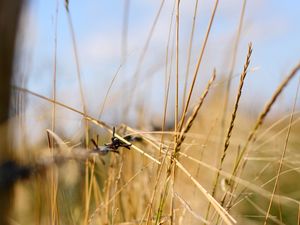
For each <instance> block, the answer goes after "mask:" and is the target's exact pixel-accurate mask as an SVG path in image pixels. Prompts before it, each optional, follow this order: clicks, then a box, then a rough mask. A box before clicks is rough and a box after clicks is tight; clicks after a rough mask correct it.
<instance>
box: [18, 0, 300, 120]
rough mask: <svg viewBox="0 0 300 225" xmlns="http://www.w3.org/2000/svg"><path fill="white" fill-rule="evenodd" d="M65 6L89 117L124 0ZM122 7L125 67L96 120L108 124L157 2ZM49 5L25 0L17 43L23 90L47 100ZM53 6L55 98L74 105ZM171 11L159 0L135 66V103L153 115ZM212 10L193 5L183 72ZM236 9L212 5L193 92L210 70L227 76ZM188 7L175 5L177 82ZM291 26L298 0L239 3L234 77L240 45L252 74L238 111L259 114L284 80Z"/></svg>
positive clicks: (112, 57) (299, 49)
mask: <svg viewBox="0 0 300 225" xmlns="http://www.w3.org/2000/svg"><path fill="white" fill-rule="evenodd" d="M69 2H70V5H69V8H70V13H71V18H72V21H73V25H74V30H75V35H76V39H77V45H78V53H79V60H80V65H81V72H82V79H83V84H84V93H85V99H86V101H87V103H88V111H89V113H90V114H92V115H94V116H96V115H98V112H99V108H100V106H101V104H102V102H103V100H104V96H105V93H106V91H107V88H108V86H109V84H110V82H111V79H112V77H113V76H114V74H115V73H116V71H117V69H118V67H119V65H120V63H121V60H122V29H123V16H124V1H116V0H112V1H95V0H85V1H78V0H77V1H75V0H70V1H69ZM129 2H130V5H129V23H128V49H127V57H126V62H125V64H124V65H123V67H122V69H121V71H120V74H119V75H118V79H117V81H116V82H115V84H114V86H113V88H112V91H111V95H110V96H109V102H110V103H109V104H108V105H107V108H106V111H105V112H106V113H105V115H104V118H106V119H109V120H112V121H113V120H114V119H112V117H118V115H119V114H120V112H119V111H118V110H119V109H116V108H118V107H119V106H120V105H122V102H123V101H122V98H126V97H128V92H130V87H131V86H129V85H128V82H131V78H132V76H133V73H134V71H135V69H136V67H137V63H138V59H139V56H140V54H141V51H142V49H143V48H144V45H145V42H146V40H147V35H148V34H149V31H150V28H151V25H152V23H153V20H154V18H155V15H156V13H157V11H158V8H159V5H160V3H161V1H158V0H156V1H150V0H147V1H146V0H143V1H141V0H130V1H129ZM56 4H57V1H42V0H31V1H30V3H29V5H28V7H27V11H26V12H25V13H24V19H23V29H24V34H23V36H22V38H20V40H21V43H22V44H23V48H22V49H23V50H22V53H23V54H22V56H23V58H22V61H21V62H22V63H23V64H24V65H22V66H21V68H26V70H25V72H24V73H25V74H26V76H27V78H28V83H27V86H28V88H29V89H30V90H33V91H36V92H38V93H41V94H44V95H48V96H50V94H51V88H52V86H51V85H52V83H51V82H52V76H53V57H54V56H53V55H54V30H55V26H54V21H55V10H56ZM58 5H59V13H58V35H57V41H58V48H57V60H58V64H57V66H58V67H57V76H58V80H57V82H58V83H57V85H58V98H59V99H60V100H61V101H67V102H68V104H70V105H72V106H75V107H78V108H80V101H79V95H78V93H79V89H78V83H77V80H76V67H75V61H74V57H73V49H72V40H71V35H70V29H69V26H68V20H67V16H66V11H65V8H64V1H60V0H58ZM172 7H173V1H171V0H166V1H165V4H164V6H163V9H162V13H161V15H160V17H159V20H158V23H157V26H156V28H155V30H154V33H153V37H152V39H151V42H150V45H149V50H148V52H147V54H146V56H145V60H144V62H143V64H142V65H141V67H142V70H141V74H140V78H141V79H140V80H139V87H138V90H137V96H138V97H137V99H136V100H139V101H142V102H144V101H145V99H146V100H147V101H148V102H147V104H148V105H149V110H153V111H154V112H155V113H161V108H160V107H159V105H160V106H162V104H163V96H162V95H163V87H164V83H163V81H164V62H165V50H166V44H167V37H168V28H169V25H170V16H171V13H172ZM212 7H213V1H208V0H205V1H201V0H200V1H199V6H198V17H197V24H196V30H195V36H194V48H193V54H192V64H191V65H192V67H191V68H192V69H191V71H193V70H194V69H193V68H194V65H195V63H196V60H197V57H198V52H199V49H200V47H201V44H202V41H203V38H204V34H205V30H206V29H207V24H208V20H209V16H210V12H211V9H212ZM241 7H242V1H240V0H224V1H222V0H221V1H220V4H219V7H218V10H217V14H216V18H215V20H214V24H213V27H212V31H211V34H210V39H209V41H208V45H207V51H206V52H205V55H204V59H203V64H202V65H201V68H200V71H199V78H198V80H197V87H198V88H199V89H201V88H203V87H204V86H205V85H206V82H207V80H208V79H209V76H210V74H211V71H212V70H213V68H216V69H217V75H218V79H220V80H222V76H224V75H226V74H227V73H228V69H229V64H230V59H231V58H230V54H231V51H232V46H233V41H234V38H235V35H236V30H237V26H238V21H239V16H240V12H241ZM193 10H194V1H193V0H188V1H181V14H180V18H181V26H180V50H179V51H180V62H179V67H180V76H181V77H182V78H181V81H182V84H183V80H184V78H183V76H184V73H185V66H186V58H187V47H188V41H189V35H190V29H191V22H192V13H193ZM299 24H300V1H296V0H292V1H271V0H269V1H260V0H253V1H247V6H246V13H245V18H244V27H243V31H242V34H241V42H240V45H239V51H238V57H237V63H236V68H235V73H234V74H239V72H240V71H241V69H242V67H243V63H244V61H245V57H246V52H247V45H248V43H249V42H250V41H251V42H252V43H253V55H252V60H251V66H250V67H251V68H255V71H253V72H251V73H249V75H248V77H247V79H246V84H245V89H244V93H243V99H242V102H245V103H243V104H244V106H245V110H250V111H251V110H252V109H253V107H254V106H255V109H257V110H258V111H259V110H260V109H261V108H262V107H263V105H264V103H265V102H266V101H267V100H268V99H269V98H270V96H271V95H272V93H273V92H274V90H275V89H276V87H277V86H278V84H279V83H280V81H281V80H282V79H283V78H284V76H286V75H287V74H288V72H289V71H290V70H291V69H292V67H293V66H294V65H295V64H296V63H298V61H299V60H300V26H299ZM173 27H174V26H173ZM173 75H174V74H173ZM298 78H299V75H298V76H297V78H296V79H294V80H293V81H292V83H291V84H290V85H289V86H288V87H287V89H286V90H285V92H284V95H283V96H282V97H281V99H280V102H281V103H280V104H278V105H277V106H276V107H277V108H278V109H281V110H283V111H286V110H288V109H290V108H291V105H292V101H293V99H294V95H295V91H296V85H297V79H298ZM126 82H127V83H126ZM124 83H125V84H127V85H125V84H124ZM237 83H238V78H235V79H234V80H233V83H232V92H233V93H235V90H236V87H237V86H236V85H237ZM124 85H125V87H129V90H127V89H124ZM181 90H182V87H181ZM196 93H199V91H197V92H196ZM120 98H121V100H120ZM143 99H144V100H143ZM233 99H234V98H233ZM124 100H125V99H124ZM120 102H121V103H120ZM137 104H139V103H137ZM153 106H158V107H153ZM283 106H284V107H283ZM298 106H299V103H298ZM119 108H120V107H119Z"/></svg>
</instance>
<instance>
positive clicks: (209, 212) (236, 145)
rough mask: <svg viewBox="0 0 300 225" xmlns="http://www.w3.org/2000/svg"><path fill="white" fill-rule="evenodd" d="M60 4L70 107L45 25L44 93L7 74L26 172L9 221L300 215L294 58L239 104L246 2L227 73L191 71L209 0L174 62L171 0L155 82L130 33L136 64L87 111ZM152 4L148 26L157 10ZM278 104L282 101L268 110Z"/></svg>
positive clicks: (250, 52) (176, 28)
mask: <svg viewBox="0 0 300 225" xmlns="http://www.w3.org/2000/svg"><path fill="white" fill-rule="evenodd" d="M68 2H69V1H66V2H65V8H64V10H65V12H64V13H65V15H66V16H67V20H68V26H67V27H68V29H69V31H70V35H71V37H72V38H71V40H72V54H73V55H70V58H72V59H74V61H75V67H76V70H75V71H76V74H75V75H74V76H73V75H72V76H73V78H72V79H71V80H72V81H74V82H77V83H78V88H77V89H76V95H74V96H77V97H78V99H77V101H78V102H79V106H78V107H76V106H73V105H76V104H77V103H74V102H73V100H72V99H71V98H72V97H73V95H72V93H71V91H70V93H69V89H68V85H70V84H68V83H65V84H63V87H64V88H63V90H64V92H63V93H64V94H65V96H63V95H60V94H59V93H60V92H58V91H57V90H58V83H57V80H58V79H59V76H60V75H59V74H58V73H57V64H58V60H59V55H57V45H56V43H57V41H58V42H59V41H60V40H59V39H58V40H57V39H56V38H57V36H56V32H57V30H55V29H54V34H55V35H54V37H55V39H54V43H55V44H54V47H53V62H54V63H53V66H51V67H50V68H49V70H51V71H53V73H52V75H51V83H50V84H45V85H48V86H47V88H48V87H50V89H51V94H50V97H49V96H45V95H43V94H40V93H37V92H35V91H32V90H30V88H28V87H27V86H26V85H25V88H23V87H24V85H22V84H20V83H18V80H17V82H16V86H14V87H13V91H14V101H13V107H12V108H13V109H14V110H15V111H16V113H15V114H16V115H15V116H14V117H13V118H12V119H11V127H12V129H13V131H14V133H15V140H14V141H13V143H12V146H13V148H14V149H15V159H16V161H18V167H19V168H21V170H22V171H23V170H24V171H26V174H25V175H24V174H21V173H20V174H18V173H17V172H16V174H13V172H12V175H11V176H16V177H17V178H16V179H15V180H16V185H15V197H14V203H15V204H14V208H13V214H12V218H11V219H10V221H11V224H120V225H121V224H123V225H129V224H300V191H299V190H300V179H299V177H300V175H299V168H300V167H299V161H298V160H299V147H300V138H299V137H300V125H299V119H300V117H299V96H298V95H299V94H298V89H299V85H300V78H299V72H298V71H299V69H300V63H298V64H295V65H294V67H291V68H286V71H287V72H286V73H285V74H284V76H283V77H282V81H281V82H280V83H279V84H278V85H277V88H275V89H274V90H273V91H272V92H273V94H272V95H270V96H269V97H268V99H267V100H266V101H265V102H264V106H263V107H258V106H257V105H249V104H250V103H249V102H250V101H249V99H247V97H246V96H244V95H243V94H244V90H245V89H247V92H249V85H248V83H247V82H248V76H251V75H252V74H253V73H255V68H254V67H253V66H252V65H251V62H252V60H253V58H255V54H254V53H255V51H256V46H255V40H252V42H250V43H248V46H246V45H243V46H240V42H241V36H242V34H243V33H242V31H243V29H242V28H243V23H244V15H245V10H247V5H246V1H243V4H242V5H241V8H239V9H237V10H239V11H240V17H239V21H238V23H237V27H236V28H237V29H236V31H235V33H234V41H233V44H232V49H231V50H230V51H229V52H230V54H228V58H230V60H229V61H230V63H229V64H230V65H229V70H228V71H229V72H228V73H227V72H226V73H225V72H224V71H218V70H217V69H212V70H211V71H210V73H209V74H206V75H205V79H203V77H201V75H200V72H199V71H201V66H203V65H202V64H203V63H205V62H206V61H207V59H205V61H204V62H203V57H204V55H205V53H206V48H207V43H208V42H209V40H210V35H211V32H212V27H213V26H214V19H215V17H216V16H217V15H218V11H217V7H218V4H219V1H215V2H214V5H212V7H211V11H210V12H209V14H208V18H207V23H206V25H205V27H206V28H205V33H203V34H202V35H203V39H201V48H199V49H193V44H192V43H193V41H195V40H193V36H194V31H195V30H194V29H195V26H196V25H195V23H193V22H191V24H190V31H191V32H190V33H191V34H190V39H189V40H188V44H187V45H186V46H187V48H186V49H184V50H185V51H186V52H188V55H187V57H186V58H185V60H184V62H182V61H181V59H182V57H180V52H181V51H183V50H182V48H183V47H182V46H181V45H180V43H181V42H180V38H181V36H180V28H181V16H184V15H182V14H180V12H181V11H180V10H181V8H180V7H181V4H183V3H182V1H181V2H180V1H179V0H178V1H175V2H174V9H173V11H172V14H171V15H169V16H170V18H171V22H170V30H168V31H167V32H166V33H167V34H168V35H167V36H168V39H167V41H166V46H164V47H165V50H164V51H165V53H164V54H165V56H164V63H163V64H164V65H163V68H164V69H161V70H160V71H162V72H161V77H162V79H161V84H162V85H161V86H160V87H158V86H155V84H156V83H155V82H152V83H151V81H150V80H151V77H150V78H149V76H147V73H142V72H141V71H143V69H144V68H143V67H142V66H141V68H139V65H140V64H141V65H142V62H143V58H144V57H146V56H147V48H148V47H149V46H150V47H149V48H151V45H149V46H148V44H147V42H148V39H147V40H141V41H142V42H145V48H144V49H143V50H142V51H141V54H140V57H139V58H138V59H137V62H141V63H140V64H139V63H138V66H137V68H136V70H135V73H133V75H132V76H131V77H130V79H129V80H127V81H124V83H122V84H121V85H119V84H118V85H117V86H115V83H117V82H118V79H121V78H120V76H121V75H120V74H119V72H120V71H121V72H120V73H122V69H121V67H122V66H123V64H124V65H126V61H124V62H123V64H121V65H120V68H119V69H120V70H119V69H118V71H117V73H116V74H114V75H112V76H111V77H110V82H109V84H108V85H107V86H106V87H105V91H103V90H101V95H103V96H104V97H102V99H103V101H102V102H101V108H100V110H98V111H97V113H89V112H90V109H91V108H94V106H93V104H90V102H91V101H90V100H89V99H88V97H87V96H86V95H85V93H86V90H87V89H88V86H87V85H85V83H84V81H86V80H84V76H83V75H82V73H81V70H82V67H81V61H80V51H78V49H77V43H76V32H75V30H76V29H75V28H76V27H74V25H73V19H72V16H71V15H72V11H71V10H70V9H69V5H68V4H69V3H68ZM70 2H71V3H72V1H70ZM163 2H164V1H162V3H161V4H163ZM71 3H70V4H71ZM127 3H128V1H127ZM194 4H195V6H194V7H195V9H196V10H195V11H194V15H190V17H191V18H193V17H194V18H197V14H196V13H197V7H198V6H197V4H198V1H195V3H194ZM199 5H201V3H200V1H199ZM126 7H127V5H126V4H125V12H126ZM156 13H157V14H156V16H157V17H155V18H154V20H153V21H154V22H153V29H155V25H156V22H155V21H156V20H155V19H156V18H158V16H159V13H160V8H158V11H157V12H156ZM54 15H56V17H55V16H54V21H55V22H54V24H56V23H57V14H54ZM125 15H126V13H125ZM125 21H126V17H125ZM191 21H193V20H192V19H191ZM157 23H159V20H158V22H157ZM125 25H126V24H125ZM54 28H55V26H54ZM151 29H152V28H149V30H150V31H151ZM125 33H126V32H125ZM151 35H152V34H151V32H150V33H149V36H148V38H149V40H150V39H151V38H150V37H151ZM194 39H195V38H194ZM196 41H197V42H199V40H196ZM194 48H195V45H194ZM241 48H243V49H241ZM193 51H194V52H196V54H192V52H193ZM239 51H241V52H243V53H244V55H243V56H242V58H243V59H242V60H241V59H240V58H237V55H238V52H239ZM239 55H240V54H239ZM128 58H130V56H128ZM193 60H194V62H195V63H194V64H193V63H191V61H193ZM270 60H272V59H270ZM241 61H242V62H243V63H242V64H241V65H237V63H239V62H241ZM210 63H211V64H213V62H210ZM226 67H227V66H226ZM182 68H184V71H187V72H186V73H183V72H182V71H183V69H182ZM236 68H240V70H239V72H238V73H237V74H236V72H235V71H236ZM153 70H155V68H154V69H153ZM224 70H225V69H224ZM150 71H151V70H150ZM224 73H225V75H223V74H224ZM199 76H200V77H199ZM203 76H204V75H203ZM147 79H149V83H148V80H147ZM251 79H255V77H254V78H253V77H252V78H251ZM21 80H22V79H21ZM145 80H146V81H145ZM145 83H146V85H145ZM147 84H148V86H147ZM151 84H153V85H151ZM290 84H294V85H293V87H295V88H294V89H293V90H292V93H293V94H291V95H289V96H288V99H289V101H288V105H287V103H286V102H284V101H283V99H282V98H281V97H282V96H283V95H284V94H285V90H286V88H287V87H288V85H290ZM60 85H61V84H60ZM91 85H92V84H91ZM122 85H123V86H122ZM265 85H266V88H267V86H268V84H267V83H266V84H265ZM141 87H142V89H144V90H143V91H141V90H140V89H141ZM144 87H145V88H144ZM161 87H162V88H161ZM251 87H252V86H251ZM40 88H41V89H42V87H40ZM139 88H140V89H139ZM159 88H160V90H159ZM251 91H253V92H254V93H255V91H256V90H255V89H253V90H250V92H251ZM156 92H159V93H160V92H161V93H163V94H162V95H159V96H156V95H155V94H154V96H156V98H159V99H158V100H157V99H156V102H157V101H159V102H161V103H162V104H161V106H162V107H161V106H157V108H158V109H159V110H160V109H161V112H160V113H156V114H155V118H153V117H154V116H153V115H154V114H151V108H156V105H155V104H156V103H155V104H153V103H151V104H150V103H149V104H148V102H149V101H150V100H149V99H150V97H149V96H153V95H151V93H152V94H153V93H156ZM290 92H291V91H290ZM157 95H158V94H157ZM247 96H249V95H247ZM69 97H70V98H69ZM68 98H69V99H68ZM133 99H135V100H136V99H138V100H137V101H139V102H138V103H136V102H134V100H133ZM257 100H258V101H259V100H260V96H257ZM28 102H30V103H31V104H27V103H28ZM95 104H96V103H95ZM77 105H78V104H77ZM30 107H32V108H30ZM278 108H286V110H278V112H276V110H277V109H278ZM33 111H34V112H33ZM114 111H117V112H120V111H121V116H120V117H118V119H117V121H118V123H117V122H113V123H111V122H108V121H106V118H109V121H111V120H112V119H111V118H113V117H114ZM156 111H158V110H156ZM107 112H109V113H107ZM105 113H106V114H105ZM103 114H105V116H103ZM108 114H109V115H108ZM33 115H34V116H33ZM132 115H135V116H132ZM152 116H153V117H152ZM70 121H76V122H75V124H77V125H75V126H74V124H73V125H70ZM119 121H121V122H119ZM132 121H134V122H132ZM71 127H72V128H71ZM73 128H74V129H73ZM92 140H93V141H92ZM93 142H95V143H93ZM1 179H2V178H1Z"/></svg>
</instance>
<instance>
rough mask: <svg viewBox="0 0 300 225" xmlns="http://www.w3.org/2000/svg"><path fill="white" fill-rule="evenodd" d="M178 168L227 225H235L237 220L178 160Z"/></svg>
mask: <svg viewBox="0 0 300 225" xmlns="http://www.w3.org/2000/svg"><path fill="white" fill-rule="evenodd" d="M175 161H176V166H177V167H178V168H179V169H180V170H181V171H182V172H183V173H184V174H185V175H186V176H187V177H188V178H189V179H190V180H191V181H192V182H193V183H194V184H195V185H196V187H197V188H198V189H199V190H200V192H201V193H202V194H203V195H204V196H205V198H206V199H207V200H208V201H209V202H210V204H211V205H212V206H213V207H214V208H215V210H216V211H217V212H218V214H219V216H220V217H221V218H222V219H223V220H224V222H225V223H226V224H234V223H236V220H235V219H234V218H233V217H232V216H231V215H230V214H229V213H228V212H227V211H226V210H225V209H224V208H223V207H222V206H221V205H220V204H219V203H218V201H217V200H216V199H214V197H212V196H211V194H210V193H209V192H208V191H207V190H206V189H205V188H204V187H203V186H202V185H201V184H200V183H199V182H198V181H197V180H196V179H195V178H194V177H193V176H192V175H191V174H190V173H189V172H188V171H187V169H186V168H185V167H184V166H183V165H182V164H181V163H180V162H179V161H178V160H176V159H175Z"/></svg>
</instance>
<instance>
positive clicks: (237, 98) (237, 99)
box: [206, 43, 252, 219]
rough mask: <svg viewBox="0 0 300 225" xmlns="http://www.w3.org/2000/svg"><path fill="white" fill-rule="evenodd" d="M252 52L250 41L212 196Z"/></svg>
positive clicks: (228, 142)
mask: <svg viewBox="0 0 300 225" xmlns="http://www.w3.org/2000/svg"><path fill="white" fill-rule="evenodd" d="M251 54H252V43H250V44H249V46H248V53H247V57H246V62H245V65H244V69H243V71H242V73H241V76H240V83H239V88H238V93H237V96H236V100H235V104H234V109H233V112H232V115H231V121H230V125H229V128H228V131H227V135H226V139H225V143H224V149H223V154H222V156H221V160H220V165H218V166H219V170H218V173H217V176H216V178H215V181H214V186H213V190H212V196H215V193H216V190H217V186H218V183H219V176H220V172H219V171H221V170H222V167H223V162H224V159H225V156H226V152H227V149H228V147H229V144H230V138H231V135H232V130H233V127H234V122H235V118H236V113H237V110H238V107H239V102H240V98H241V95H242V89H243V86H244V81H245V78H246V75H247V70H248V67H249V64H250V58H251ZM209 211H210V204H209V205H208V207H207V213H206V217H208V216H209ZM206 219H207V218H206Z"/></svg>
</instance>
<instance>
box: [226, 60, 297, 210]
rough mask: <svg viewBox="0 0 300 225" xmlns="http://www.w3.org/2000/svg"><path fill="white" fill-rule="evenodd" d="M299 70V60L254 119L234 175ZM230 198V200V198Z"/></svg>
mask: <svg viewBox="0 0 300 225" xmlns="http://www.w3.org/2000/svg"><path fill="white" fill-rule="evenodd" d="M299 70H300V62H299V63H298V64H297V65H296V66H295V67H294V68H293V69H292V71H291V72H290V74H289V75H288V76H287V77H286V78H285V79H284V80H283V82H281V84H280V85H279V87H278V88H277V89H276V91H275V93H274V94H273V96H272V98H271V99H270V101H269V102H268V103H267V104H266V106H265V107H264V109H263V111H262V112H261V114H260V115H259V117H258V119H257V121H256V123H255V125H254V127H253V129H252V130H251V132H250V133H249V135H248V138H247V141H246V144H245V145H244V147H243V149H242V150H241V153H240V154H239V156H238V159H237V161H236V163H235V165H234V168H233V172H232V175H233V176H235V175H236V174H237V173H238V170H239V168H241V172H242V171H243V169H244V168H245V166H246V163H247V161H244V162H243V163H242V164H241V161H242V159H243V158H244V156H245V155H246V152H247V150H248V146H249V144H250V142H251V141H252V140H253V139H254V137H255V135H256V132H257V130H258V128H259V127H260V126H261V125H262V123H263V122H264V120H265V118H266V116H267V115H268V113H269V111H270V110H271V107H272V105H273V104H274V103H275V101H276V100H277V98H278V96H279V95H280V94H281V93H282V91H283V90H284V88H285V87H286V86H287V84H288V83H289V82H290V80H291V79H292V78H293V77H294V76H295V75H296V74H297V72H298V71H299ZM247 154H248V153H247ZM246 156H247V155H246ZM235 189H236V185H235V187H234V185H232V188H231V190H230V191H231V192H232V191H233V190H235ZM226 196H227V195H224V197H223V199H222V204H224V202H225V199H226ZM231 200H232V198H231ZM231 200H230V201H229V203H228V204H230V202H231Z"/></svg>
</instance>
